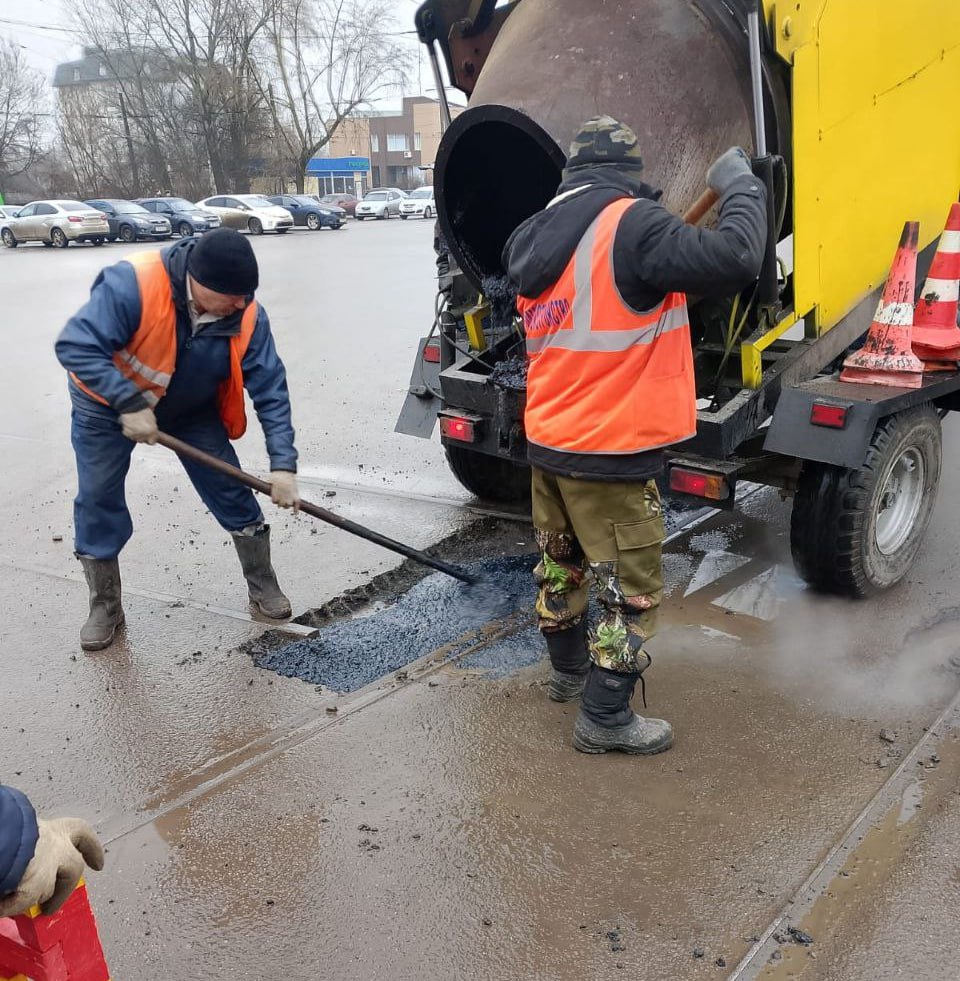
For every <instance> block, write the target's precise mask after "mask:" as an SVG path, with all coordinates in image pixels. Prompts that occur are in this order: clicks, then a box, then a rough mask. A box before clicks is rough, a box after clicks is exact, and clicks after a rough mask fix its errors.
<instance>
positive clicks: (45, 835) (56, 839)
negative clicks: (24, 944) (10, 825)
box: [0, 818, 103, 917]
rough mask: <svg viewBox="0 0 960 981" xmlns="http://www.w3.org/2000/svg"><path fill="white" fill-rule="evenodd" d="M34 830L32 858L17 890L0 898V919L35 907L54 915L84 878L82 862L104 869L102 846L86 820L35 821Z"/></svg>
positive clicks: (93, 867)
mask: <svg viewBox="0 0 960 981" xmlns="http://www.w3.org/2000/svg"><path fill="white" fill-rule="evenodd" d="M37 828H38V829H39V832H40V834H39V837H38V838H37V847H36V850H35V851H34V853H33V858H32V859H31V860H30V864H29V865H28V866H27V871H26V872H24V873H23V878H22V879H21V880H20V884H19V885H18V886H17V888H16V890H15V891H14V892H13V893H11V894H10V895H9V896H2V897H0V917H5V916H19V914H20V913H26V912H27V910H29V909H30V908H31V907H33V906H36V905H37V904H39V905H40V908H41V910H42V911H43V912H44V914H50V913H56V911H57V910H58V909H60V907H61V906H62V905H63V904H64V903H65V902H66V901H67V900H68V899H69V898H70V893H72V892H73V890H74V888H75V887H76V885H77V882H78V881H79V880H80V876H82V875H83V866H84V863H86V864H87V865H89V866H90V868H91V869H94V871H96V872H99V871H100V870H101V869H102V868H103V846H102V845H101V844H100V841H99V840H98V838H97V836H96V834H95V833H94V831H93V828H91V827H90V825H89V824H87V822H86V821H81V820H80V819H79V818H59V819H58V820H55V821H43V820H38V821H37Z"/></svg>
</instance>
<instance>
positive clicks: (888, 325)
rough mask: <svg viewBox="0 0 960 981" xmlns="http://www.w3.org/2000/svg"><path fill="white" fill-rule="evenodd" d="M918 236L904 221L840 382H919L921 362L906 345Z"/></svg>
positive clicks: (916, 224)
mask: <svg viewBox="0 0 960 981" xmlns="http://www.w3.org/2000/svg"><path fill="white" fill-rule="evenodd" d="M919 238H920V223H919V222H916V221H908V222H907V223H906V224H905V225H904V226H903V234H902V235H901V236H900V246H899V247H898V249H897V254H896V257H895V258H894V260H893V268H892V269H891V270H890V276H889V278H888V279H887V284H886V286H885V287H884V288H883V298H882V299H881V300H880V305H879V306H878V307H877V313H876V316H875V317H874V318H873V323H872V324H871V326H870V330H869V331H868V332H867V339H866V342H865V343H864V345H863V347H862V348H860V350H859V351H854V352H853V354H851V355H850V356H849V357H848V358H847V360H846V361H844V362H843V371H842V372H840V381H845V382H856V383H857V384H859V385H893V386H896V387H898V388H920V386H921V385H922V384H923V362H922V361H921V360H920V359H919V358H918V357H917V356H916V355H915V354H914V353H913V351H912V349H911V347H910V331H911V327H912V325H913V292H914V289H915V287H916V281H917V243H918V241H919Z"/></svg>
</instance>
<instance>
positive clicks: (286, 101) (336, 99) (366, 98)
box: [259, 0, 408, 191]
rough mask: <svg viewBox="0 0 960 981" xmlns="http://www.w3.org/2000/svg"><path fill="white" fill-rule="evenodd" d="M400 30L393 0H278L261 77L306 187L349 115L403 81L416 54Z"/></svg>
mask: <svg viewBox="0 0 960 981" xmlns="http://www.w3.org/2000/svg"><path fill="white" fill-rule="evenodd" d="M392 29H393V19H392V13H391V10H390V5H389V4H388V3H387V2H386V0H274V4H273V9H272V11H271V16H270V17H269V20H268V22H267V35H268V37H269V40H270V46H271V52H270V53H271V55H272V64H266V65H263V66H262V67H261V72H260V74H259V79H260V85H261V88H262V90H263V91H264V93H265V94H266V95H267V97H268V101H269V105H270V111H271V114H272V116H273V124H274V133H275V137H276V139H277V141H278V142H279V143H280V144H281V145H282V146H283V147H284V149H285V151H286V153H285V156H286V157H287V158H288V160H289V162H290V164H291V165H292V166H290V167H289V170H292V172H293V173H294V174H295V179H296V183H297V189H298V190H299V191H303V182H304V174H305V172H306V167H307V163H308V162H309V160H310V158H311V157H313V156H315V155H316V153H317V152H318V151H319V150H321V149H322V148H323V147H324V146H326V144H327V143H329V142H330V139H331V138H332V137H333V135H334V133H336V131H337V130H338V129H339V128H340V126H342V125H343V122H344V120H346V119H349V118H350V117H351V116H352V115H353V114H354V113H355V112H356V111H357V110H358V109H359V108H361V107H363V106H365V105H368V104H370V103H371V102H373V101H374V100H375V99H377V98H378V97H380V96H382V95H385V94H387V93H389V92H391V91H394V90H396V88H397V87H398V86H400V85H402V84H403V82H404V80H405V78H406V72H407V67H408V66H407V61H408V56H407V54H406V52H405V51H404V50H403V48H402V47H401V46H400V44H398V43H397V41H396V37H395V35H394V33H393V30H392Z"/></svg>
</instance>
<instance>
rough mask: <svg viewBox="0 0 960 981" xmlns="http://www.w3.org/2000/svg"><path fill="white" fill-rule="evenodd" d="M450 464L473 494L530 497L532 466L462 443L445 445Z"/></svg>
mask: <svg viewBox="0 0 960 981" xmlns="http://www.w3.org/2000/svg"><path fill="white" fill-rule="evenodd" d="M444 450H445V451H446V454H447V465H448V466H449V467H450V469H451V471H453V475H454V477H456V478H457V480H459V481H460V483H461V484H463V486H464V487H466V489H467V490H468V491H470V493H471V494H476V495H477V497H481V498H484V499H485V500H488V501H500V502H503V503H510V502H514V503H522V502H524V501H528V500H530V468H529V467H528V466H526V465H525V464H522V463H514V462H513V461H512V460H504V459H501V458H500V457H498V456H489V455H488V454H486V453H478V452H477V451H476V450H468V449H464V448H462V447H460V446H445V447H444Z"/></svg>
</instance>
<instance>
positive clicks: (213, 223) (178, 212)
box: [135, 197, 220, 238]
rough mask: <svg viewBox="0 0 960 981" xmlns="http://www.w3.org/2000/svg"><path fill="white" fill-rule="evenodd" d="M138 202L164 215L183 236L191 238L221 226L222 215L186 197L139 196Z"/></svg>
mask: <svg viewBox="0 0 960 981" xmlns="http://www.w3.org/2000/svg"><path fill="white" fill-rule="evenodd" d="M135 203H136V204H139V205H141V206H142V207H143V208H146V210H147V211H149V212H151V213H152V214H155V215H162V216H163V217H164V218H166V219H167V220H168V221H169V222H170V227H171V228H172V229H173V230H174V231H175V232H176V233H177V234H178V235H179V236H180V237H181V238H189V237H190V236H191V235H195V234H196V233H197V232H209V231H210V229H211V228H219V227H220V216H219V215H215V214H214V213H213V212H212V211H210V210H208V209H207V208H199V207H197V205H195V204H194V203H193V202H192V201H188V200H187V199H186V198H173V197H156V198H137V200H136V202H135Z"/></svg>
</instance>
